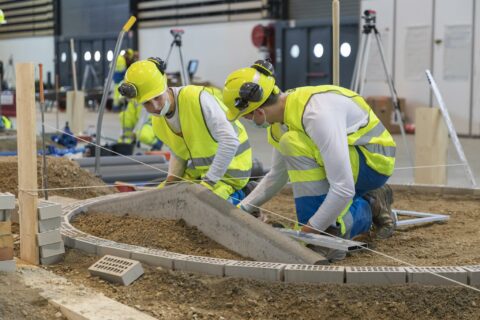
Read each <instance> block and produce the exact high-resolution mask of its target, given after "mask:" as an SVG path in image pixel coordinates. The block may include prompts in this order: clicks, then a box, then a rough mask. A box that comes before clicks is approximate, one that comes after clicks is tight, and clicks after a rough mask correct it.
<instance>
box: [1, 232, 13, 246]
mask: <svg viewBox="0 0 480 320" xmlns="http://www.w3.org/2000/svg"><path fill="white" fill-rule="evenodd" d="M0 248H13V236H12V235H11V234H5V235H3V236H0Z"/></svg>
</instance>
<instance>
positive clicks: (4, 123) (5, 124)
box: [0, 116, 12, 131]
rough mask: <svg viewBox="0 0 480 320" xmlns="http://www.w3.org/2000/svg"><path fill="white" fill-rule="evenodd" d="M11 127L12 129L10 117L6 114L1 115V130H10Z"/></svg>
mask: <svg viewBox="0 0 480 320" xmlns="http://www.w3.org/2000/svg"><path fill="white" fill-rule="evenodd" d="M10 129H12V122H11V121H10V119H8V117H6V116H1V118H0V131H4V130H10Z"/></svg>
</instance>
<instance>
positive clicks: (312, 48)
mask: <svg viewBox="0 0 480 320" xmlns="http://www.w3.org/2000/svg"><path fill="white" fill-rule="evenodd" d="M331 47H332V28H331V27H328V26H324V27H317V28H311V29H310V34H309V45H308V55H309V58H308V73H307V84H308V85H310V86H316V85H321V84H330V83H332V63H331V59H332V51H331V50H330V48H331Z"/></svg>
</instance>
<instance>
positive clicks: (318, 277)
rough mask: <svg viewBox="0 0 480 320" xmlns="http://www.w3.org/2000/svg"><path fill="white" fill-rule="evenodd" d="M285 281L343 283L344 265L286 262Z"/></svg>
mask: <svg viewBox="0 0 480 320" xmlns="http://www.w3.org/2000/svg"><path fill="white" fill-rule="evenodd" d="M284 275H285V282H294V283H295V282H309V283H344V281H345V267H340V266H318V265H311V264H287V266H286V267H285V269H284Z"/></svg>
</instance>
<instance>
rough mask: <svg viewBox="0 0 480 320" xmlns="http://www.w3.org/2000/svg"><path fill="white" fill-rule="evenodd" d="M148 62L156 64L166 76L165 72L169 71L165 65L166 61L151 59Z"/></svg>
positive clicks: (156, 58)
mask: <svg viewBox="0 0 480 320" xmlns="http://www.w3.org/2000/svg"><path fill="white" fill-rule="evenodd" d="M147 60H148V61H151V62H153V63H155V65H156V66H157V68H158V70H159V71H160V73H161V74H163V75H165V70H166V69H167V64H166V63H165V61H163V60H162V59H160V58H158V57H150V58H148V59H147Z"/></svg>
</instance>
